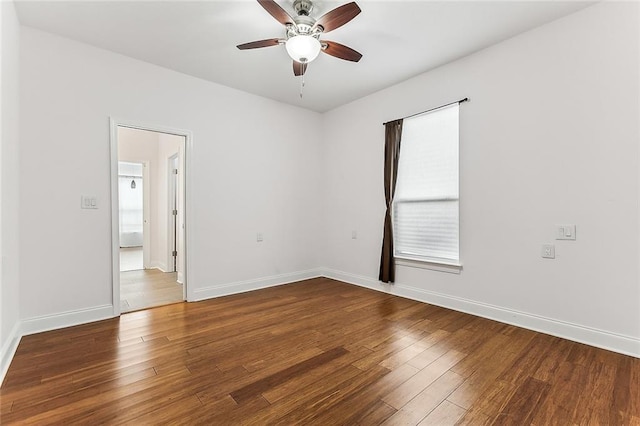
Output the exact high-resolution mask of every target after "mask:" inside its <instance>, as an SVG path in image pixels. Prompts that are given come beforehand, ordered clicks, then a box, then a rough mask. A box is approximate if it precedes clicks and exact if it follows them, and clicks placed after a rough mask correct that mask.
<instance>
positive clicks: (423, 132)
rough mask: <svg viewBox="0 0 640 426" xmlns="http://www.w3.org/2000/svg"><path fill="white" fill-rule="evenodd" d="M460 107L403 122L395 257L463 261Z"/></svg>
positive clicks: (395, 203) (395, 204) (395, 205)
mask: <svg viewBox="0 0 640 426" xmlns="http://www.w3.org/2000/svg"><path fill="white" fill-rule="evenodd" d="M458 112H459V107H458V104H457V103H455V104H453V105H449V106H446V107H442V108H439V109H437V110H434V111H431V112H428V113H426V114H423V115H419V116H416V117H411V118H408V119H406V120H405V121H404V125H403V131H402V141H401V145H400V157H399V162H398V177H397V183H396V193H395V197H394V209H393V223H394V239H395V241H394V247H395V256H396V257H400V258H410V259H418V260H435V261H437V260H439V259H442V260H445V261H454V262H457V261H458V260H459V193H458V186H459V178H458V175H459V173H458V172H459V170H458V145H459V143H458V142H459V134H458V123H459V120H458V119H459V114H458Z"/></svg>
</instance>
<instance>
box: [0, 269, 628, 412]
mask: <svg viewBox="0 0 640 426" xmlns="http://www.w3.org/2000/svg"><path fill="white" fill-rule="evenodd" d="M0 401H1V404H0V410H1V411H0V415H1V417H0V419H1V423H2V424H13V423H24V424H38V425H40V424H65V425H66V424H223V425H226V424H251V425H265V424H283V425H294V424H304V425H311V424H318V425H339V424H344V425H347V424H348V425H356V424H359V425H378V424H385V425H396V424H403V425H453V424H468V425H488V424H510V425H527V424H536V425H548V424H550V425H573V424H578V425H587V424H593V425H634V424H635V425H640V359H636V358H632V357H629V356H624V355H620V354H616V353H612V352H608V351H605V350H601V349H596V348H593V347H589V346H586V345H582V344H578V343H573V342H569V341H567V340H563V339H559V338H555V337H551V336H548V335H544V334H540V333H536V332H532V331H528V330H524V329H520V328H517V327H513V326H509V325H505V324H501V323H498V322H494V321H490V320H486V319H482V318H477V317H474V316H471V315H466V314H462V313H459V312H454V311H451V310H447V309H443V308H439V307H435V306H431V305H427V304H423V303H419V302H414V301H411V300H407V299H402V298H399V297H394V296H390V295H387V294H383V293H378V292H374V291H371V290H367V289H363V288H359V287H356V286H351V285H348V284H344V283H341V282H338V281H333V280H329V279H324V278H322V279H313V280H308V281H303V282H300V283H295V284H289V285H283V286H279V287H273V288H269V289H265V290H260V291H255V292H251V293H244V294H239V295H234V296H228V297H223V298H219V299H215V300H208V301H204V302H198V303H181V304H174V305H169V306H163V307H160V308H154V309H150V310H146V311H138V312H133V313H130V314H125V315H122V316H121V317H120V318H116V319H111V320H106V321H101V322H97V323H92V324H86V325H82V326H77V327H72V328H67V329H63V330H56V331H51V332H47V333H41V334H37V335H31V336H26V337H24V338H23V339H22V342H21V343H20V346H19V347H18V351H17V353H16V356H15V358H14V360H13V363H12V364H11V367H10V368H9V371H8V373H7V375H6V378H5V381H4V383H3V385H2V388H1V389H0Z"/></svg>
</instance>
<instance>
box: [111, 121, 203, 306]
mask: <svg viewBox="0 0 640 426" xmlns="http://www.w3.org/2000/svg"><path fill="white" fill-rule="evenodd" d="M109 126H110V145H111V247H112V250H111V256H112V259H111V263H112V265H113V267H112V268H111V282H112V283H113V286H112V287H113V289H112V296H113V297H112V307H113V316H119V315H120V243H119V238H120V236H119V231H118V229H119V224H118V220H119V218H118V170H117V169H118V126H122V127H129V128H132V129H139V130H148V131H152V132H158V133H167V134H171V135H177V136H182V137H184V139H185V142H184V150H185V154H184V156H185V158H184V163H185V164H184V193H185V194H184V198H185V201H184V208H185V213H184V215H185V219H184V228H185V229H184V240H185V241H184V243H185V244H184V245H185V247H184V251H185V253H184V256H185V270H184V273H183V277H182V278H183V283H184V287H183V288H184V289H185V290H184V291H185V294H186V300H187V301H192V300H194V299H193V291H192V290H191V289H192V288H193V287H195V285H194V284H193V283H190V282H189V276H190V274H191V260H190V256H189V253H191V252H192V247H191V244H192V241H191V240H192V239H191V238H190V232H189V229H191V227H192V226H193V224H194V221H193V219H194V215H193V209H192V208H191V205H192V204H191V192H192V191H191V187H190V185H191V182H193V180H192V176H193V172H192V170H191V169H192V164H193V162H192V157H193V134H192V132H191V131H190V130H184V129H177V128H173V127H166V126H160V125H156V124H150V123H144V122H139V121H133V120H125V119H121V118H114V117H109ZM153 266H154V265H152V267H153ZM158 266H162V267H163V268H160V269H161V270H166V266H165V265H158Z"/></svg>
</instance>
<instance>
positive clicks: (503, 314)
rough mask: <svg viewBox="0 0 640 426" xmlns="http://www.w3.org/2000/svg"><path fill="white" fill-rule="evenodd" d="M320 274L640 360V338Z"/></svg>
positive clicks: (328, 272) (394, 286) (349, 276)
mask: <svg viewBox="0 0 640 426" xmlns="http://www.w3.org/2000/svg"><path fill="white" fill-rule="evenodd" d="M321 275H323V276H325V277H327V278H332V279H335V280H339V281H344V282H346V283H349V284H355V285H358V286H361V287H366V288H370V289H372V290H376V291H381V292H384V293H389V294H394V295H396V296H400V297H405V298H407V299H412V300H417V301H419V302H424V303H429V304H432V305H437V306H442V307H444V308H448V309H453V310H455V311H460V312H465V313H468V314H471V315H476V316H479V317H483V318H488V319H492V320H495V321H499V322H502V323H506V324H511V325H515V326H517V327H522V328H526V329H529V330H534V331H538V332H540V333H545V334H550V335H552V336H557V337H561V338H563V339H568V340H572V341H575V342H580V343H584V344H587V345H591V346H595V347H598V348H602V349H606V350H609V351H613V352H618V353H621V354H625V355H630V356H633V357H636V358H640V339H639V338H636V337H631V336H625V335H621V334H617V333H612V332H609V331H604V330H599V329H596V328H592V327H586V326H582V325H579V324H573V323H570V322H566V321H561V320H557V319H553V318H546V317H543V316H540V315H535V314H530V313H526V312H520V311H516V310H513V309H508V308H503V307H500V306H494V305H490V304H487V303H482V302H476V301H473V300H468V299H463V298H460V297H455V296H449V295H446V294H441V293H436V292H432V291H428V290H424V289H420V288H416V287H412V286H408V285H402V284H385V283H382V282H380V281H378V280H375V279H373V278H368V277H364V276H361V275H355V274H350V273H347V272H342V271H336V270H333V269H328V268H322V269H321Z"/></svg>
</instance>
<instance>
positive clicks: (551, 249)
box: [542, 244, 556, 259]
mask: <svg viewBox="0 0 640 426" xmlns="http://www.w3.org/2000/svg"><path fill="white" fill-rule="evenodd" d="M542 257H543V258H545V259H555V258H556V246H554V245H553V244H543V245H542Z"/></svg>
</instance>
